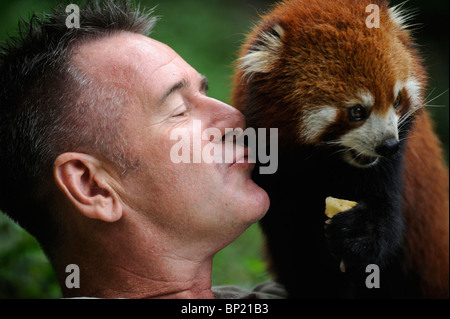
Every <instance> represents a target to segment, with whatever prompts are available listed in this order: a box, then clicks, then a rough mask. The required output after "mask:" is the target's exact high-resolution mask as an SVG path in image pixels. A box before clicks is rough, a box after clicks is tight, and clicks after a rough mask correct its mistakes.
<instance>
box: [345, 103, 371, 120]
mask: <svg viewBox="0 0 450 319" xmlns="http://www.w3.org/2000/svg"><path fill="white" fill-rule="evenodd" d="M348 115H349V118H350V120H351V121H363V120H365V119H366V117H367V110H366V109H365V108H364V107H362V106H361V105H356V106H354V107H352V108H351V109H350V112H349V114H348Z"/></svg>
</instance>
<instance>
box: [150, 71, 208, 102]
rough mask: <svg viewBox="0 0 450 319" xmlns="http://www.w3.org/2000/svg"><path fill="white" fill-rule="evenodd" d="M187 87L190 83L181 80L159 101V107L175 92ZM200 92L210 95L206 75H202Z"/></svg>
mask: <svg viewBox="0 0 450 319" xmlns="http://www.w3.org/2000/svg"><path fill="white" fill-rule="evenodd" d="M186 85H188V81H187V80H186V79H181V80H180V81H178V82H177V83H175V84H174V85H172V86H171V87H170V88H169V89H167V90H166V91H165V92H164V94H163V96H162V97H161V99H160V100H159V105H162V104H164V101H165V100H166V99H167V98H168V97H169V96H170V95H171V94H172V93H173V92H175V91H177V90H180V89H182V88H184V87H185V86H186ZM199 89H200V91H201V92H203V93H205V94H206V93H208V89H209V82H208V78H207V77H206V76H204V75H201V81H200V88H199Z"/></svg>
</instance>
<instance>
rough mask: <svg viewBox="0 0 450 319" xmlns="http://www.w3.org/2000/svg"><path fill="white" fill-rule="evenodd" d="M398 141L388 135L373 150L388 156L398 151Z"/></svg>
mask: <svg viewBox="0 0 450 319" xmlns="http://www.w3.org/2000/svg"><path fill="white" fill-rule="evenodd" d="M399 149H400V143H399V141H398V140H397V138H395V137H389V138H387V139H385V140H384V141H383V143H381V144H380V145H378V146H377V147H376V148H375V152H377V153H378V154H379V155H381V156H384V157H390V156H392V155H394V154H395V153H397V152H398V150H399Z"/></svg>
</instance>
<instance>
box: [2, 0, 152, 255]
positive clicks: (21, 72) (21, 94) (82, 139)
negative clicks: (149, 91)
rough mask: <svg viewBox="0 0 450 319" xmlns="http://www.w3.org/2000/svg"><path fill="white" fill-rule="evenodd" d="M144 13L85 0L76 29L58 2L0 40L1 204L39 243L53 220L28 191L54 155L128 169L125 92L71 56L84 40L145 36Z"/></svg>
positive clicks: (110, 0)
mask: <svg viewBox="0 0 450 319" xmlns="http://www.w3.org/2000/svg"><path fill="white" fill-rule="evenodd" d="M151 13H152V10H149V11H143V10H141V9H140V8H139V7H137V8H134V9H132V8H130V6H129V5H128V4H127V2H126V1H120V0H119V1H114V0H105V1H103V0H100V1H87V2H86V3H84V5H81V6H80V21H81V25H80V28H79V29H76V28H73V29H70V28H67V27H66V24H65V22H66V18H67V13H66V12H65V7H64V6H59V7H57V8H56V9H54V10H53V12H52V13H50V14H44V15H43V16H42V17H38V16H37V15H36V14H33V15H32V17H31V18H30V19H29V20H28V21H22V22H20V23H19V30H18V35H17V36H15V37H10V38H9V39H8V40H7V42H5V43H2V44H1V45H0V149H1V152H0V166H1V167H2V170H0V171H1V172H0V209H2V210H3V211H5V212H6V213H7V214H8V215H9V216H10V217H11V218H13V219H14V220H16V221H17V222H18V223H19V224H21V225H22V226H23V227H24V228H25V229H27V230H28V231H29V232H30V233H31V234H33V235H35V236H36V238H37V239H38V240H39V241H40V242H41V244H43V246H45V245H44V243H46V242H52V241H54V238H53V237H52V236H51V235H49V234H53V233H54V232H52V231H50V229H49V227H51V226H49V224H42V223H43V220H46V219H47V220H50V221H51V223H50V224H51V225H54V227H57V225H56V226H55V222H54V216H53V215H52V214H50V213H49V209H48V206H47V203H45V201H44V202H43V201H42V200H41V199H39V200H38V199H36V196H35V194H36V190H37V189H39V188H42V185H43V183H45V182H46V180H48V179H49V178H50V176H51V173H52V167H53V163H54V161H55V159H56V157H57V156H58V155H60V154H62V153H64V152H68V151H79V152H88V153H93V154H95V155H101V156H104V157H105V158H107V159H109V160H111V161H112V162H113V163H117V164H118V166H119V167H120V169H121V171H122V172H125V171H126V170H127V168H128V167H129V166H130V163H129V162H130V161H129V160H128V159H127V158H126V153H127V152H126V143H125V137H124V136H123V135H122V132H121V129H120V119H121V115H122V112H123V104H124V103H125V102H126V99H127V92H125V91H123V90H121V89H119V88H117V87H113V86H112V85H105V84H102V83H99V82H98V81H96V80H95V79H93V78H91V77H89V76H88V75H87V74H86V73H85V72H83V70H82V69H80V68H79V67H77V66H76V65H75V64H74V63H73V62H72V60H71V57H72V54H73V52H74V50H75V49H76V48H77V47H79V46H80V45H82V44H83V43H85V42H86V41H92V40H95V39H99V38H103V37H109V36H111V35H114V34H117V33H120V32H124V31H128V32H133V33H138V34H143V35H148V34H149V33H150V31H151V29H152V28H153V25H154V24H155V22H156V18H155V17H152V16H151ZM44 249H45V247H44Z"/></svg>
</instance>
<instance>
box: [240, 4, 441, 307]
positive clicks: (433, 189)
mask: <svg viewBox="0 0 450 319" xmlns="http://www.w3.org/2000/svg"><path fill="white" fill-rule="evenodd" d="M369 5H372V7H371V8H373V5H376V8H377V9H378V10H379V11H378V12H377V13H378V14H379V16H378V17H379V27H373V25H372V26H370V25H368V23H367V19H368V16H369V14H370V13H371V11H368V10H366V9H367V8H368V6H369ZM373 12H375V11H373ZM406 20H407V16H406V15H404V14H403V13H402V10H401V6H396V7H392V8H389V6H388V3H387V2H386V1H383V0H366V1H361V0H339V1H338V0H286V1H284V2H281V3H278V4H277V5H275V6H274V8H273V9H272V11H271V12H269V13H268V14H267V15H265V16H263V17H262V20H261V22H260V23H259V24H258V25H257V26H256V27H255V28H254V30H253V31H252V32H251V33H250V34H248V36H247V40H246V42H245V43H244V45H243V46H242V49H241V52H240V58H239V59H238V62H237V67H236V72H235V78H234V89H233V94H232V95H233V96H232V98H233V103H234V106H235V107H237V108H238V109H239V110H241V111H242V112H243V113H244V115H245V116H246V119H247V124H248V126H249V127H263V128H272V127H276V128H278V129H279V146H278V147H279V161H278V167H279V169H278V171H277V172H276V173H275V174H273V175H255V176H254V178H255V180H256V181H257V182H258V183H259V184H260V185H261V186H262V187H263V188H265V189H266V190H267V192H268V194H269V197H270V200H271V207H270V209H269V211H268V213H267V215H266V217H264V218H263V219H262V221H261V226H262V229H263V232H264V234H265V237H266V243H267V249H268V253H269V255H270V262H271V269H272V270H273V272H274V274H275V276H276V278H277V280H278V281H280V282H281V283H282V284H284V285H285V287H286V289H287V290H288V292H289V295H290V296H291V297H293V298H296V297H298V298H302V297H304V298H316V297H317V298H321V297H323V298H330V297H337V298H345V297H355V298H359V297H361V298H364V297H374V298H375V297H385V298H386V297H391V298H404V297H414V298H416V297H425V298H448V297H449V289H448V288H449V287H448V285H449V233H448V232H449V205H448V203H449V201H448V197H449V196H448V170H447V168H446V166H445V164H444V161H443V156H442V150H441V146H440V143H439V141H438V138H437V137H436V135H435V134H434V133H433V129H432V123H431V121H430V117H429V115H428V112H427V110H426V109H425V107H424V105H425V101H424V91H425V89H426V83H427V75H426V72H425V69H424V67H423V66H422V63H423V62H422V60H421V58H420V57H419V54H418V50H417V48H416V46H415V44H414V42H413V38H412V35H411V32H410V30H408V29H407V26H406V22H407V21H406ZM255 171H256V170H255ZM327 196H333V197H337V198H343V199H348V200H352V201H357V202H358V205H356V206H355V207H353V208H352V209H350V210H348V211H345V212H343V213H340V214H338V215H336V216H334V217H333V219H331V220H328V221H327V222H326V223H324V222H325V220H326V217H325V215H324V214H323V212H324V202H325V198H326V197H327ZM368 264H376V265H377V266H379V271H380V273H379V274H380V287H379V288H378V289H369V288H368V287H367V286H366V284H365V280H366V279H367V276H368V273H366V272H365V270H366V266H367V265H368ZM339 265H341V267H340V266H339ZM340 268H341V269H340ZM341 270H345V272H342V271H341Z"/></svg>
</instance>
